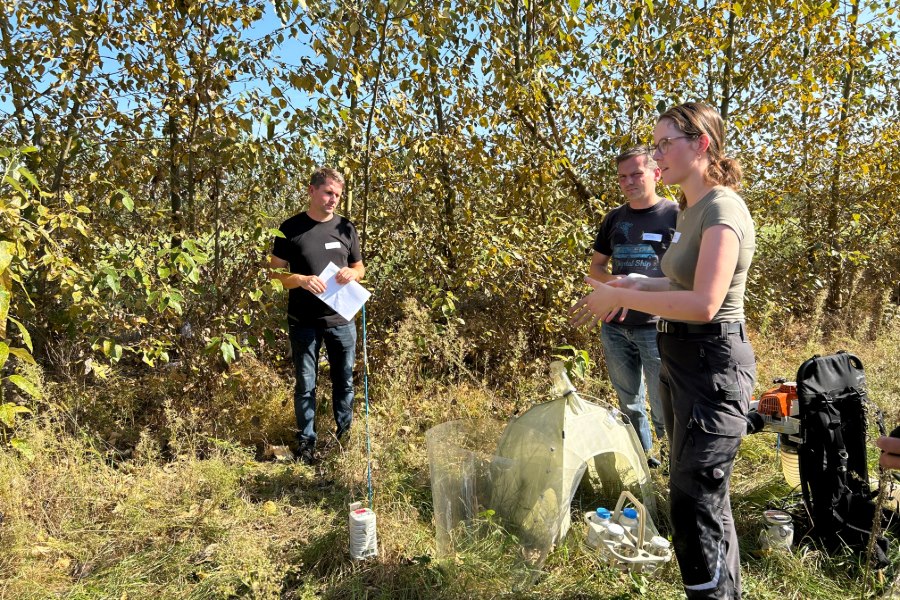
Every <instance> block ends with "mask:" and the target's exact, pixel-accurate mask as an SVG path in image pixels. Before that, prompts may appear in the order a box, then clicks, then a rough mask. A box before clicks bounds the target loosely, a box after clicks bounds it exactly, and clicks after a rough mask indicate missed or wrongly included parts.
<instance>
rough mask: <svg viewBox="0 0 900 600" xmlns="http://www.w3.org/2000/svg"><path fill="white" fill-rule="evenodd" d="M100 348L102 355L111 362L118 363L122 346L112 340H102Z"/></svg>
mask: <svg viewBox="0 0 900 600" xmlns="http://www.w3.org/2000/svg"><path fill="white" fill-rule="evenodd" d="M101 348H102V349H103V354H105V355H106V356H107V358H109V359H110V360H111V361H113V362H118V361H119V360H121V359H122V346H121V345H119V344H117V343H115V342H114V341H113V340H103V344H102V346H101Z"/></svg>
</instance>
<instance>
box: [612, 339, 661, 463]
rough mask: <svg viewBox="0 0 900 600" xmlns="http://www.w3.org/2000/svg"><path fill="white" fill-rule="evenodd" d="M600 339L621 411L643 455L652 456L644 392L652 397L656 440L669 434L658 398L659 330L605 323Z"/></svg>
mask: <svg viewBox="0 0 900 600" xmlns="http://www.w3.org/2000/svg"><path fill="white" fill-rule="evenodd" d="M600 340H601V341H602V342H603V352H604V354H605V355H606V369H607V371H609V380H610V382H611V383H612V385H613V388H614V389H615V390H616V395H617V396H618V397H619V409H620V410H621V411H622V412H623V413H625V414H626V415H627V416H628V419H629V420H630V421H631V424H632V425H633V426H634V431H635V432H636V433H637V434H638V439H640V440H641V446H643V447H644V452H647V453H649V452H650V450H651V449H652V448H653V436H652V435H651V434H650V419H648V418H647V409H646V406H645V404H644V394H645V392H647V395H648V396H650V418H651V419H652V420H653V428H654V429H655V430H656V437H658V438H659V439H663V437H664V436H665V434H666V428H665V421H664V420H663V407H662V401H661V400H660V397H659V369H660V360H659V350H658V349H657V347H656V327H654V326H649V327H648V326H642V327H628V326H625V325H617V324H615V323H604V324H603V326H602V327H600ZM642 371H643V377H642V376H641V375H642ZM645 379H646V380H647V384H646V386H645V385H644V380H645Z"/></svg>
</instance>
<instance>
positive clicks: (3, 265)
mask: <svg viewBox="0 0 900 600" xmlns="http://www.w3.org/2000/svg"><path fill="white" fill-rule="evenodd" d="M15 251H16V245H15V244H13V243H12V242H0V273H3V272H4V271H6V269H8V268H9V265H10V263H12V259H13V256H14V252H15Z"/></svg>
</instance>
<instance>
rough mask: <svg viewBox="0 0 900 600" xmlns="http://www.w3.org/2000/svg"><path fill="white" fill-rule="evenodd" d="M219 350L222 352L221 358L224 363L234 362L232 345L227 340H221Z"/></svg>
mask: <svg viewBox="0 0 900 600" xmlns="http://www.w3.org/2000/svg"><path fill="white" fill-rule="evenodd" d="M219 351H220V352H221V353H222V358H224V359H225V363H226V364H229V365H230V364H231V363H233V362H234V346H232V345H231V344H229V343H228V342H222V345H221V346H219Z"/></svg>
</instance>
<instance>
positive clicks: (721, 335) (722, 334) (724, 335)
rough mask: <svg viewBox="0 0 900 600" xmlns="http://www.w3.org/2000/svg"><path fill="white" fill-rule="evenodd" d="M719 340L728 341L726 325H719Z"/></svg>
mask: <svg viewBox="0 0 900 600" xmlns="http://www.w3.org/2000/svg"><path fill="white" fill-rule="evenodd" d="M719 338H720V339H723V340H727V339H728V323H719Z"/></svg>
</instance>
